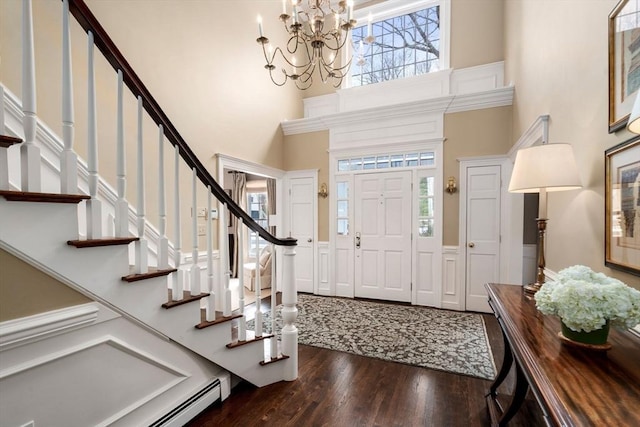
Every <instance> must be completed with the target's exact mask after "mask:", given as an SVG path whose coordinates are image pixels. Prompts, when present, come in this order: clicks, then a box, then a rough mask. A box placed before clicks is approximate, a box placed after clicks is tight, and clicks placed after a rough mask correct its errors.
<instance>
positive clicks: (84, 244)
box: [67, 237, 140, 248]
mask: <svg viewBox="0 0 640 427" xmlns="http://www.w3.org/2000/svg"><path fill="white" fill-rule="evenodd" d="M136 240H140V238H139V237H105V238H102V239H86V240H67V245H70V246H75V247H76V248H95V247H100V246H116V245H128V244H129V243H131V242H135V241H136Z"/></svg>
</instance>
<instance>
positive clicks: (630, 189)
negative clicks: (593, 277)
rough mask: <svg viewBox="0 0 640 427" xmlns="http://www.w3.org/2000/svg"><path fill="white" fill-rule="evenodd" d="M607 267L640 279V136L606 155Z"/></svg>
mask: <svg viewBox="0 0 640 427" xmlns="http://www.w3.org/2000/svg"><path fill="white" fill-rule="evenodd" d="M604 263H605V265H606V266H608V267H611V268H615V269H618V270H623V271H626V272H628V273H631V274H635V275H638V276H640V135H639V136H635V137H633V138H631V139H630V140H628V141H625V142H623V143H621V144H618V145H616V146H615V147H612V148H610V149H608V150H607V151H605V262H604Z"/></svg>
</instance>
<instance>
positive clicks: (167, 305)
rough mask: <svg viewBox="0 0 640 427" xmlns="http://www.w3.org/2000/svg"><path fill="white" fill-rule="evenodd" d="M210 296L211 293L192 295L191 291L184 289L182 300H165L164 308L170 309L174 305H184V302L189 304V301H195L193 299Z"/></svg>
mask: <svg viewBox="0 0 640 427" xmlns="http://www.w3.org/2000/svg"><path fill="white" fill-rule="evenodd" d="M208 296H209V293H202V294H198V295H191V293H190V292H189V291H184V293H183V296H182V299H181V300H178V301H168V302H165V303H164V304H162V308H167V309H169V308H172V307H177V306H179V305H182V304H188V303H190V302H193V301H198V300H200V299H201V298H204V297H208Z"/></svg>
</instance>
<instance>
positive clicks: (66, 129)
mask: <svg viewBox="0 0 640 427" xmlns="http://www.w3.org/2000/svg"><path fill="white" fill-rule="evenodd" d="M72 69H73V67H72V66H71V30H70V28H69V0H63V2H62V141H63V142H64V149H63V150H62V153H60V192H61V193H63V194H76V193H78V156H77V155H76V153H75V152H74V151H73V135H74V127H73V72H72Z"/></svg>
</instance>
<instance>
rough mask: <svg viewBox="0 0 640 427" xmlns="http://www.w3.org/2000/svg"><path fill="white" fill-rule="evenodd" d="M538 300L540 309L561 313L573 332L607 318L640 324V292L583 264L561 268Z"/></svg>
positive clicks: (599, 324)
mask: <svg viewBox="0 0 640 427" xmlns="http://www.w3.org/2000/svg"><path fill="white" fill-rule="evenodd" d="M535 300H536V307H537V308H538V310H540V311H541V312H542V313H544V314H547V315H557V316H559V317H560V318H561V319H562V321H563V323H564V324H565V325H566V326H567V327H568V328H570V329H572V330H574V331H585V332H591V331H594V330H597V329H600V328H602V327H603V326H604V325H605V324H606V322H607V321H610V322H611V324H612V325H618V326H624V327H627V328H631V327H634V326H635V325H637V324H639V323H640V291H638V290H636V289H633V288H631V287H629V286H627V285H625V284H624V283H623V282H621V281H620V280H617V279H614V278H611V277H607V276H606V275H604V274H603V273H596V272H594V271H593V270H591V269H590V268H589V267H586V266H584V265H574V266H572V267H569V268H565V269H564V270H561V271H560V272H559V273H558V278H557V279H556V280H554V281H551V282H547V283H544V284H543V285H542V287H541V288H540V290H539V291H538V292H537V293H536V294H535Z"/></svg>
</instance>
